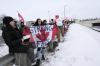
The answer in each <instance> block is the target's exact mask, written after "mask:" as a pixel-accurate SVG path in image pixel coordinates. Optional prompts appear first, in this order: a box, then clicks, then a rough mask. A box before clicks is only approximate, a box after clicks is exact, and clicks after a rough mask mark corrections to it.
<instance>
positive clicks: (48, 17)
mask: <svg viewBox="0 0 100 66" xmlns="http://www.w3.org/2000/svg"><path fill="white" fill-rule="evenodd" d="M48 19H49V20H50V11H48Z"/></svg>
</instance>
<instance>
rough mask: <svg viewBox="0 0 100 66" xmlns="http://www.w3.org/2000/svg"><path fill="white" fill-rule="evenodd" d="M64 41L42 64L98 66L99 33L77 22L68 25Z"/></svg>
mask: <svg viewBox="0 0 100 66" xmlns="http://www.w3.org/2000/svg"><path fill="white" fill-rule="evenodd" d="M65 39H66V41H65V42H64V43H60V44H59V47H58V48H59V49H60V50H59V51H57V52H56V54H55V55H53V56H49V57H50V59H49V61H50V62H49V63H44V64H43V65H44V66H100V33H99V32H96V31H94V30H92V29H90V28H87V27H84V26H81V25H79V24H72V25H71V26H70V27H69V31H68V33H67V36H66V37H65Z"/></svg>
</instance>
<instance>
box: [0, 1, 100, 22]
mask: <svg viewBox="0 0 100 66" xmlns="http://www.w3.org/2000/svg"><path fill="white" fill-rule="evenodd" d="M64 5H66V17H69V18H80V19H82V18H95V17H100V0H0V15H2V14H6V15H10V16H12V17H14V18H17V19H18V16H17V11H19V12H20V13H21V14H22V15H23V17H24V18H25V20H35V19H36V18H43V19H45V18H49V17H48V13H49V16H50V18H53V17H54V15H56V14H58V15H60V17H62V18H63V12H64Z"/></svg>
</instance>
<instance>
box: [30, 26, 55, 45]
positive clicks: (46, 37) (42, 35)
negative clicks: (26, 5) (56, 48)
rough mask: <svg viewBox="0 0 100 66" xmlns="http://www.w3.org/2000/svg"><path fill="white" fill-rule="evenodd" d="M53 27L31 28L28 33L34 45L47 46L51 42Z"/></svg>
mask: <svg viewBox="0 0 100 66" xmlns="http://www.w3.org/2000/svg"><path fill="white" fill-rule="evenodd" d="M53 28H54V27H53V25H43V26H32V27H30V31H31V33H32V36H33V38H34V41H35V43H36V44H39V45H40V44H42V45H44V44H48V42H50V41H51V40H52V32H53Z"/></svg>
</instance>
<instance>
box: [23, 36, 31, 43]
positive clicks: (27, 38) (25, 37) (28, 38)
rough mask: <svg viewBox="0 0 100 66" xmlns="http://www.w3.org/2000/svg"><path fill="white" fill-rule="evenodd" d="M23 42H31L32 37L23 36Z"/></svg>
mask: <svg viewBox="0 0 100 66" xmlns="http://www.w3.org/2000/svg"><path fill="white" fill-rule="evenodd" d="M21 40H22V42H29V40H30V35H26V36H23V38H22V39H21Z"/></svg>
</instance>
